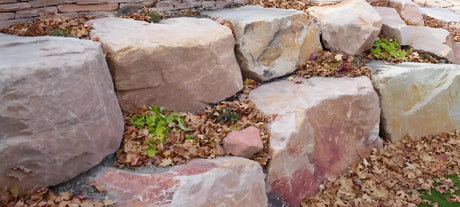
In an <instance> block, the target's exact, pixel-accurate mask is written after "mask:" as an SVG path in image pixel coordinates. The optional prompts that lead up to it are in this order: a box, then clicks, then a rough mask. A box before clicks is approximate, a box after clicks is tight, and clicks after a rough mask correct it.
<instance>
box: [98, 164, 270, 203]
mask: <svg viewBox="0 0 460 207" xmlns="http://www.w3.org/2000/svg"><path fill="white" fill-rule="evenodd" d="M264 178H265V175H264V173H263V172H262V167H260V165H259V164H258V163H257V162H255V161H252V160H249V159H246V158H240V157H221V158H216V159H212V160H207V159H197V160H192V161H190V162H189V163H187V164H184V165H178V166H175V167H173V168H171V169H170V170H169V171H167V172H164V173H159V174H142V173H136V172H130V171H124V170H120V169H116V168H107V169H105V171H103V172H102V173H100V175H99V176H98V177H96V179H94V181H95V182H96V183H98V184H100V185H101V186H102V187H103V188H105V189H106V190H107V196H108V198H109V199H112V200H114V201H117V206H121V207H124V206H125V207H130V206H171V207H173V206H267V195H266V193H265V183H264Z"/></svg>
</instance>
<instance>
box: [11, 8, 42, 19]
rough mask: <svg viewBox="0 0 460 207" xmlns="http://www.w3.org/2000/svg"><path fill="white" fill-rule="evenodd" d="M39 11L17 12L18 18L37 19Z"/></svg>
mask: <svg viewBox="0 0 460 207" xmlns="http://www.w3.org/2000/svg"><path fill="white" fill-rule="evenodd" d="M37 16H38V10H37V9H26V10H22V11H17V12H16V18H18V19H19V18H30V17H37Z"/></svg>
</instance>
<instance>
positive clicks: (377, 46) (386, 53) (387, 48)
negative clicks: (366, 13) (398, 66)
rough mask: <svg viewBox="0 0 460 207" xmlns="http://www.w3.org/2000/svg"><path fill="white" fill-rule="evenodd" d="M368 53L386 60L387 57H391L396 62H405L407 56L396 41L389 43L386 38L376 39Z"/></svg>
mask: <svg viewBox="0 0 460 207" xmlns="http://www.w3.org/2000/svg"><path fill="white" fill-rule="evenodd" d="M370 52H371V54H372V55H374V56H375V57H376V58H384V59H387V58H389V57H392V58H396V59H398V60H404V61H407V57H406V55H407V54H408V52H407V51H406V50H402V49H401V46H400V45H399V43H398V41H396V40H392V41H390V40H388V39H386V38H382V39H380V38H377V40H375V42H374V45H373V46H372V48H371V50H370Z"/></svg>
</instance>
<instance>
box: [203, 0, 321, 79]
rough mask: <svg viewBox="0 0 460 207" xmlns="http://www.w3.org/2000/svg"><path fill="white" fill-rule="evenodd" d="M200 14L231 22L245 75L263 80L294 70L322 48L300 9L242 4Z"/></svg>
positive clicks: (311, 25) (237, 53) (315, 33)
mask: <svg viewBox="0 0 460 207" xmlns="http://www.w3.org/2000/svg"><path fill="white" fill-rule="evenodd" d="M203 14H204V15H207V16H210V17H214V18H220V19H224V20H228V21H230V22H231V23H232V24H233V28H234V32H235V36H236V43H237V47H236V55H237V58H238V61H239V64H240V67H241V70H242V72H243V75H244V76H245V77H248V78H253V79H256V80H261V81H267V80H270V79H273V78H276V77H280V76H283V75H286V74H288V73H291V72H294V70H296V69H297V68H298V66H299V65H301V64H302V63H305V62H306V61H308V59H309V58H310V56H311V55H312V54H313V53H315V52H317V51H319V50H322V46H321V43H320V41H319V31H318V28H317V26H316V25H315V24H313V23H311V22H310V20H308V19H307V15H306V14H305V13H303V12H301V11H297V10H293V9H289V10H287V9H275V8H262V7H260V6H245V7H240V8H235V9H224V10H218V11H210V12H203Z"/></svg>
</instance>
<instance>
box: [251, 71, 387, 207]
mask: <svg viewBox="0 0 460 207" xmlns="http://www.w3.org/2000/svg"><path fill="white" fill-rule="evenodd" d="M303 82H304V83H302V84H295V83H293V82H291V81H287V80H282V81H277V82H272V83H268V84H265V85H262V86H260V87H259V88H257V89H255V90H253V91H251V93H250V95H249V98H250V99H251V100H252V101H254V102H255V104H256V106H257V108H259V109H260V110H261V111H262V112H263V113H265V114H267V115H269V116H272V117H275V118H274V120H273V121H272V122H271V123H270V129H271V132H270V133H271V136H270V153H271V155H272V159H271V160H270V162H269V164H268V168H267V181H266V185H267V192H268V198H269V202H270V203H271V204H272V205H273V206H283V205H285V206H299V205H300V202H301V200H302V199H304V198H306V197H309V196H312V195H314V194H315V193H317V192H318V190H319V186H320V184H321V183H322V182H323V181H324V180H326V179H329V178H331V179H333V178H335V177H336V176H337V175H339V174H340V173H341V172H342V171H343V170H345V169H346V168H347V167H348V166H350V165H351V164H353V163H355V162H357V161H358V160H360V156H361V157H365V156H367V155H368V154H369V152H370V150H371V148H373V147H380V146H381V140H380V139H379V137H378V133H379V120H380V108H379V100H378V96H377V93H376V92H375V91H374V88H373V87H372V84H371V81H370V80H369V79H368V78H367V77H358V78H348V77H347V78H322V77H314V78H310V79H303Z"/></svg>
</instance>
